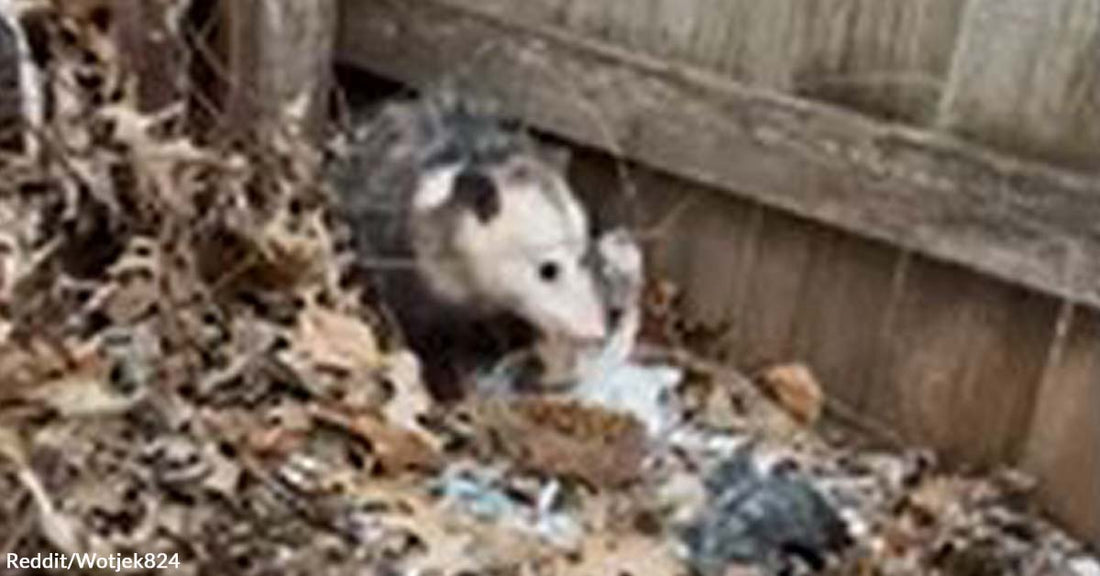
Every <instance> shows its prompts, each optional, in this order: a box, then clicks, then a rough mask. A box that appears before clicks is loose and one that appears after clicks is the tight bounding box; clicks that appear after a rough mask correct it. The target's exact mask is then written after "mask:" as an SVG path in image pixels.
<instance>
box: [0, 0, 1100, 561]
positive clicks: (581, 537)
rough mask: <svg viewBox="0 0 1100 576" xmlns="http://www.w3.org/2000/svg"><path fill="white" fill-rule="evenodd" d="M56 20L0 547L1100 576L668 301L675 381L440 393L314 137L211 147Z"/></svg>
mask: <svg viewBox="0 0 1100 576" xmlns="http://www.w3.org/2000/svg"><path fill="white" fill-rule="evenodd" d="M87 4H89V5H90V4H91V3H87ZM35 9H37V10H41V11H43V17H42V18H40V19H39V24H38V25H39V26H41V27H42V31H43V32H45V39H46V40H45V41H46V42H47V44H48V47H49V50H50V51H51V64H50V66H49V67H48V69H47V70H46V71H45V73H44V83H45V86H44V87H45V90H46V91H47V92H48V93H49V94H50V95H51V98H52V102H53V103H54V104H53V106H52V107H51V110H50V112H49V114H47V115H46V117H45V118H44V119H43V126H41V127H39V130H38V138H39V139H40V140H41V146H37V147H29V148H28V150H27V151H26V152H25V153H24V154H20V153H18V152H12V153H7V152H5V153H3V155H2V156H0V495H3V498H0V526H3V527H5V530H3V531H2V532H0V554H7V553H18V554H22V555H31V554H34V553H39V552H51V551H56V552H100V553H103V554H109V553H131V552H137V553H140V554H146V553H150V552H153V553H156V552H164V553H168V554H178V555H179V559H180V568H179V570H177V572H179V573H184V574H187V573H193V574H204V573H234V574H271V573H278V574H334V575H335V574H363V573H374V574H392V575H395V576H396V575H405V574H408V575H429V574H438V575H441V576H450V575H454V576H457V575H460V574H463V575H470V574H515V575H531V576H535V575H578V576H580V575H600V574H608V575H616V576H618V575H635V576H641V575H653V576H661V575H679V574H692V573H699V574H704V575H707V576H709V575H712V574H715V575H717V574H725V575H733V574H745V575H748V574H757V575H768V574H800V573H824V574H838V575H839V574H858V575H899V576H903V575H919V574H943V575H945V576H973V575H982V574H1020V575H1045V574H1066V575H1078V576H1085V575H1090V576H1091V575H1092V574H1096V573H1097V564H1096V561H1095V560H1094V559H1092V558H1091V557H1090V556H1089V555H1088V553H1087V551H1086V550H1085V549H1084V547H1082V546H1081V545H1080V544H1078V543H1075V542H1073V541H1072V540H1070V539H1069V538H1067V537H1066V536H1065V535H1063V534H1062V533H1061V532H1060V531H1058V530H1057V529H1056V528H1055V527H1053V526H1052V525H1050V524H1049V523H1047V522H1046V521H1044V520H1042V518H1041V516H1040V515H1038V514H1037V513H1036V510H1035V508H1034V505H1033V504H1031V501H1030V500H1029V498H1028V495H1029V493H1030V492H1031V490H1032V489H1033V488H1034V486H1032V485H1031V484H1030V483H1029V482H1028V481H1027V480H1026V479H1025V478H1023V477H1021V476H1020V475H1019V474H1017V473H1013V472H1009V471H1003V472H999V473H995V474H992V475H985V476H976V475H974V476H971V475H962V474H958V473H952V472H950V471H947V470H945V469H943V468H942V467H940V466H939V465H938V464H937V462H936V459H935V456H934V455H932V454H929V453H927V452H924V451H921V450H917V449H904V448H893V447H891V448H876V447H873V446H870V447H869V446H868V445H867V443H865V442H862V441H860V440H859V439H858V438H856V437H855V436H854V435H843V436H842V438H841V441H837V440H835V439H832V438H830V436H831V434H826V432H828V431H829V430H828V428H829V423H828V422H827V419H824V420H823V419H822V417H821V411H822V408H821V406H822V402H823V398H822V392H821V387H820V385H819V384H818V383H817V382H816V380H815V379H814V377H813V375H812V372H811V371H810V369H809V368H808V367H805V366H801V365H798V364H792V365H790V366H787V367H778V368H776V369H774V370H771V371H769V372H767V373H765V375H764V378H763V380H762V382H761V384H762V387H759V388H758V387H757V386H756V385H755V384H754V383H752V382H751V381H749V380H748V379H746V378H744V377H742V376H740V375H739V374H737V373H736V372H734V371H732V370H730V369H728V368H724V367H719V366H712V365H710V364H708V363H706V362H702V361H698V360H696V359H695V357H693V356H691V355H690V354H688V353H687V352H686V351H684V350H686V346H684V344H685V343H689V342H693V341H698V340H699V339H700V337H699V336H698V335H693V334H691V333H688V332H685V331H684V329H683V324H682V323H681V322H678V321H677V320H676V312H675V310H674V308H675V306H673V305H672V304H671V303H670V301H669V298H670V297H669V294H670V288H669V287H668V286H666V285H655V287H653V291H654V292H655V294H656V297H655V298H656V300H655V301H654V299H653V298H649V299H647V300H646V302H647V305H648V307H647V312H648V314H647V315H646V318H645V321H644V323H643V324H644V326H646V327H647V328H644V329H643V332H645V333H647V338H648V340H651V341H655V342H658V343H662V344H666V345H671V347H673V348H675V349H676V350H677V353H676V354H673V355H671V357H667V358H665V359H664V360H666V362H665V363H664V364H667V366H664V365H658V366H649V365H647V366H641V365H638V366H635V365H633V364H630V365H627V367H626V368H629V369H624V370H617V371H613V372H612V373H613V374H615V377H614V379H613V380H614V382H615V384H614V387H612V388H606V387H604V388H599V387H597V388H593V387H591V386H589V387H586V388H585V387H582V388H583V390H582V391H580V392H578V393H575V394H570V393H569V392H568V391H565V392H558V393H554V394H526V395H509V394H483V395H480V396H478V397H475V398H472V399H470V400H469V401H467V402H465V403H462V404H460V405H458V406H454V407H443V406H438V405H435V404H433V402H432V401H431V399H430V397H429V396H428V395H427V393H426V391H425V389H424V387H423V386H422V384H421V382H420V379H419V368H418V361H417V359H416V358H415V357H414V356H412V355H411V354H410V353H408V352H407V351H404V350H401V349H400V348H399V347H398V346H395V345H394V344H393V343H392V342H391V341H390V340H392V339H391V338H389V337H388V336H387V327H386V326H385V325H384V323H383V322H382V321H381V320H380V319H381V318H383V316H382V315H381V314H379V313H378V309H377V303H371V302H369V299H368V298H364V297H362V295H361V294H359V292H358V289H357V288H356V287H355V284H354V283H349V282H345V281H344V280H345V279H346V276H347V270H346V269H345V266H344V263H345V262H346V261H347V259H346V258H345V257H344V256H345V254H343V250H344V248H342V247H341V242H340V238H341V232H340V231H339V227H338V226H336V225H334V224H333V219H332V218H331V215H330V214H329V213H328V211H327V206H328V192H327V190H325V188H324V186H323V185H319V184H318V182H319V181H321V179H320V178H317V175H318V174H319V173H320V170H321V169H322V165H323V160H324V159H323V157H322V155H321V154H320V153H318V152H317V150H316V149H315V148H314V147H311V146H310V145H309V144H308V143H307V142H305V141H303V140H300V139H299V138H298V137H297V136H296V135H294V134H292V133H287V134H283V133H278V132H276V133H275V134H274V136H273V137H272V138H269V139H267V140H265V141H264V142H263V143H262V144H261V143H260V142H250V143H249V145H248V146H241V145H239V144H237V145H229V144H213V143H204V142H203V141H201V140H200V139H198V138H196V137H194V136H193V135H191V134H189V133H188V132H187V130H186V129H184V128H182V127H181V126H184V125H185V124H186V123H185V122H183V121H182V119H183V118H184V116H185V115H186V107H185V106H182V105H181V106H170V107H168V108H166V109H164V110H162V111H160V112H157V113H155V114H146V113H142V112H139V111H138V107H137V106H136V104H135V102H134V101H133V96H132V94H131V92H133V90H132V89H129V88H127V86H130V85H132V78H129V77H128V76H127V73H126V71H125V70H124V69H123V68H122V65H121V64H120V58H119V55H118V53H117V49H116V48H115V47H114V44H113V42H112V41H111V38H110V37H109V35H108V34H106V33H104V32H103V31H102V30H101V29H100V28H99V27H97V26H96V24H95V22H94V20H95V19H94V18H93V17H92V16H91V10H90V9H89V10H86V11H82V10H74V9H73V5H72V4H71V3H66V2H60V1H59V2H56V3H50V2H44V3H39V4H37V5H36V8H35ZM703 339H704V340H705V338H703ZM667 347H668V346H666V348H667ZM635 368H636V369H635ZM608 386H611V384H608ZM635 390H636V393H635V392H634V391H635Z"/></svg>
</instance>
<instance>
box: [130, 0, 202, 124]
mask: <svg viewBox="0 0 1100 576" xmlns="http://www.w3.org/2000/svg"><path fill="white" fill-rule="evenodd" d="M182 4H183V3H182V2H176V1H174V0H166V1H165V0H161V1H149V0H114V2H113V5H112V8H113V10H112V14H113V15H114V17H115V19H116V22H115V26H114V34H115V36H116V37H117V38H118V45H119V51H120V53H121V55H122V58H123V60H124V62H125V63H126V66H127V67H128V68H129V69H130V70H131V71H132V72H133V74H134V79H135V81H136V87H137V94H136V98H137V105H138V106H139V108H140V109H141V110H143V111H146V112H154V111H157V110H160V109H162V108H163V107H165V106H168V105H169V104H172V103H173V102H178V101H179V100H180V98H182V97H183V95H184V84H185V81H186V79H187V74H188V69H187V59H186V58H185V57H184V52H185V50H186V47H185V44H184V39H183V38H182V37H181V36H180V35H179V33H178V32H179V30H180V28H181V26H182V24H183V22H182V18H181V17H182V12H183V10H181V8H180V6H182Z"/></svg>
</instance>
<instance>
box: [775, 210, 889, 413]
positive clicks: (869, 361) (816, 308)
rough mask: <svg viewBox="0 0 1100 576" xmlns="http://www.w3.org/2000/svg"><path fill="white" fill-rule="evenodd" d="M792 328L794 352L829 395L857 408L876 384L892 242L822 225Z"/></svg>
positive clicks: (878, 383)
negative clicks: (819, 246)
mask: <svg viewBox="0 0 1100 576" xmlns="http://www.w3.org/2000/svg"><path fill="white" fill-rule="evenodd" d="M820 237H821V240H820V241H821V242H823V243H826V244H825V246H826V248H825V249H824V250H822V251H820V252H819V254H818V257H817V262H815V263H814V265H813V267H812V273H811V275H810V277H809V280H808V285H807V288H806V290H804V291H803V296H802V299H801V300H802V301H801V303H800V306H801V309H800V311H799V313H798V320H797V322H796V328H795V357H797V358H798V359H800V360H802V361H804V362H806V363H808V364H809V365H810V366H811V367H812V368H813V369H814V372H815V373H817V374H818V376H819V377H820V379H821V382H822V384H823V386H825V389H826V391H827V392H828V394H829V397H830V398H835V399H838V400H840V401H841V402H842V403H843V404H844V405H845V406H847V407H849V408H854V409H857V410H858V409H861V408H862V407H863V405H864V395H865V393H866V391H867V390H869V389H871V388H872V387H874V386H887V385H888V383H886V382H881V381H878V379H877V378H878V376H879V375H878V374H876V373H875V370H874V367H875V366H876V363H877V359H878V357H879V355H880V354H881V353H882V352H883V351H882V333H883V324H884V323H885V322H887V319H888V315H889V313H890V310H889V308H890V304H891V296H892V285H893V282H894V274H895V271H896V268H897V266H898V265H899V258H900V255H899V251H898V250H897V249H895V248H892V247H889V246H886V245H882V244H878V243H874V242H870V241H867V240H863V239H860V238H856V237H854V236H850V235H847V234H843V233H841V232H833V231H823V232H822V233H821V234H820Z"/></svg>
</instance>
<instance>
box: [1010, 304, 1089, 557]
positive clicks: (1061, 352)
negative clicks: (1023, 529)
mask: <svg viewBox="0 0 1100 576" xmlns="http://www.w3.org/2000/svg"><path fill="white" fill-rule="evenodd" d="M1052 360H1053V362H1052V364H1051V366H1050V368H1049V370H1048V372H1047V375H1046V376H1047V377H1046V380H1045V383H1044V386H1043V388H1042V389H1041V392H1040V394H1039V398H1038V402H1037V406H1036V411H1035V416H1034V419H1033V421H1032V426H1031V434H1030V437H1029V439H1028V444H1027V451H1026V453H1025V454H1024V457H1023V459H1022V464H1023V467H1024V469H1025V470H1028V471H1029V472H1031V473H1033V474H1035V476H1036V477H1037V478H1039V480H1040V482H1041V483H1040V486H1039V491H1040V495H1041V497H1042V499H1043V501H1044V502H1045V503H1046V505H1047V508H1048V509H1049V510H1050V511H1051V513H1052V514H1053V515H1054V516H1056V517H1057V518H1058V519H1059V520H1060V521H1061V522H1063V523H1065V525H1066V526H1068V527H1070V528H1072V529H1073V530H1074V531H1075V532H1076V533H1078V534H1081V535H1085V536H1086V537H1087V538H1089V540H1090V541H1091V542H1092V544H1093V546H1094V547H1095V548H1096V549H1097V550H1100V417H1097V410H1098V409H1100V408H1098V407H1100V314H1098V313H1096V312H1094V311H1090V310H1084V309H1077V310H1076V311H1075V312H1074V313H1073V316H1072V318H1071V320H1070V321H1069V323H1068V326H1067V329H1066V331H1065V336H1064V341H1063V345H1062V346H1059V347H1057V348H1056V349H1055V353H1054V355H1053V357H1052Z"/></svg>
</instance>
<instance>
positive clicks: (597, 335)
mask: <svg viewBox="0 0 1100 576" xmlns="http://www.w3.org/2000/svg"><path fill="white" fill-rule="evenodd" d="M575 328H576V329H575V330H573V334H571V336H572V337H573V339H574V340H577V341H578V342H580V343H582V344H595V343H599V342H601V341H603V340H605V339H606V338H607V332H608V330H607V323H606V322H605V321H604V319H603V318H602V317H601V318H598V319H595V320H592V321H591V322H585V323H583V324H581V325H580V326H577V327H575Z"/></svg>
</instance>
